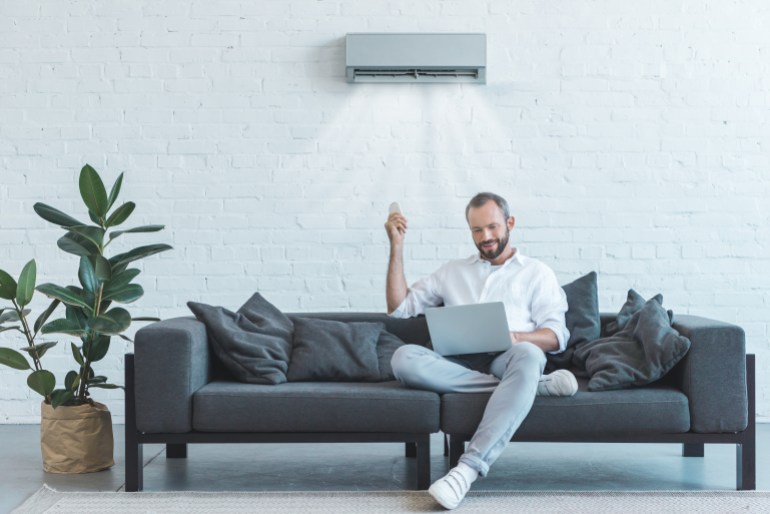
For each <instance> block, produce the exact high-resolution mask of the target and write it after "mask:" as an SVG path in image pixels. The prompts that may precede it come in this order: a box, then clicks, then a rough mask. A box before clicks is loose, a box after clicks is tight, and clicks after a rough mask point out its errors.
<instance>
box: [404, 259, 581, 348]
mask: <svg viewBox="0 0 770 514" xmlns="http://www.w3.org/2000/svg"><path fill="white" fill-rule="evenodd" d="M485 302H503V304H504V305H505V314H506V317H507V318H508V329H509V330H511V331H513V332H532V331H534V330H538V329H541V328H549V329H551V330H552V331H553V332H554V333H555V334H556V338H557V339H558V340H559V350H557V351H554V352H550V353H560V352H563V351H564V350H565V349H566V348H567V340H568V339H569V331H568V330H567V325H566V323H565V320H564V314H565V313H566V312H567V296H566V295H565V294H564V290H563V289H562V288H561V286H559V283H558V282H557V280H556V275H555V274H554V272H553V270H551V268H549V267H548V266H546V265H545V264H543V263H542V262H540V261H539V260H537V259H533V258H531V257H526V256H524V255H521V253H520V252H518V251H516V253H514V255H513V256H512V257H511V258H510V259H508V260H507V261H505V262H504V263H503V264H502V265H500V266H493V265H491V264H490V263H489V261H486V260H484V259H482V258H481V257H480V256H479V254H474V255H471V256H470V257H468V258H466V259H457V260H453V261H449V262H447V263H446V264H444V265H443V266H441V267H440V268H439V269H438V270H437V271H436V272H434V273H433V274H432V275H430V276H428V277H426V278H423V279H421V280H418V281H417V282H415V283H414V284H413V285H412V287H411V288H410V289H409V292H408V293H407V295H406V298H404V301H403V302H401V305H399V306H398V308H397V309H396V310H394V311H393V312H392V313H391V314H390V315H391V316H393V317H396V318H410V317H413V316H418V315H420V314H423V313H424V312H425V309H426V308H427V307H436V306H438V305H441V304H444V305H446V306H451V305H467V304H473V303H485Z"/></svg>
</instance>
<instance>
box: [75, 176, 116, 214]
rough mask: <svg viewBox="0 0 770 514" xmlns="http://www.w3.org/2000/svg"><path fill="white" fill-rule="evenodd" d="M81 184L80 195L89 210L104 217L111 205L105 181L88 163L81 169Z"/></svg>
mask: <svg viewBox="0 0 770 514" xmlns="http://www.w3.org/2000/svg"><path fill="white" fill-rule="evenodd" d="M79 185H80V196H81V197H82V198H83V203H85V204H86V207H88V210H90V211H91V212H93V213H94V214H95V215H96V216H98V217H99V218H104V216H105V215H106V214H107V209H108V207H109V203H108V201H107V191H106V190H105V189H104V182H102V179H101V178H100V177H99V174H98V173H97V172H96V170H95V169H93V168H92V167H91V166H90V165H88V164H86V165H85V166H83V169H81V170H80V181H79Z"/></svg>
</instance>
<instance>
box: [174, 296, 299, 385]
mask: <svg viewBox="0 0 770 514" xmlns="http://www.w3.org/2000/svg"><path fill="white" fill-rule="evenodd" d="M187 306H188V307H189V308H190V310H191V311H192V312H193V314H195V317H196V318H198V320H199V321H201V322H202V323H203V324H205V325H206V330H207V332H208V335H209V342H210V344H211V348H212V349H213V351H214V354H215V355H216V356H217V357H218V358H219V360H220V361H221V362H222V364H223V365H224V367H225V368H226V369H227V370H228V371H229V372H230V373H231V374H232V376H233V378H235V379H237V380H240V381H241V382H248V383H252V384H281V383H283V382H286V372H287V370H288V368H289V356H290V355H291V341H292V331H293V325H292V322H291V320H290V319H289V318H288V317H286V316H285V315H284V314H283V313H281V311H279V310H278V309H277V308H276V307H274V306H273V305H272V304H271V303H270V302H268V301H267V300H265V299H264V298H263V297H262V295H260V294H259V293H256V294H254V295H253V296H252V297H251V298H250V299H249V301H248V302H246V303H245V304H244V305H243V306H242V307H241V308H240V309H238V312H232V311H229V310H227V309H225V308H224V307H213V306H211V305H206V304H203V303H196V302H187Z"/></svg>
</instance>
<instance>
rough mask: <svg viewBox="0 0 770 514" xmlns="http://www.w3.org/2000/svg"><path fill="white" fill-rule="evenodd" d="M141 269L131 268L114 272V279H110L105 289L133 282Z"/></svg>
mask: <svg viewBox="0 0 770 514" xmlns="http://www.w3.org/2000/svg"><path fill="white" fill-rule="evenodd" d="M139 273H141V271H139V270H138V269H136V268H129V269H126V270H123V271H120V272H118V273H114V274H113V275H112V279H111V280H110V283H109V284H107V285H106V286H105V289H109V288H113V289H114V288H117V287H121V286H124V285H126V284H128V283H129V282H131V281H132V280H133V279H134V278H136V276H137V275H139Z"/></svg>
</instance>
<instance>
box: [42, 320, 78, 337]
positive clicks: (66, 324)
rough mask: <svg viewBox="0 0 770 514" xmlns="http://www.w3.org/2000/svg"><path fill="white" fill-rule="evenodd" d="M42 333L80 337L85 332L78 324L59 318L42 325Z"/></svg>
mask: <svg viewBox="0 0 770 514" xmlns="http://www.w3.org/2000/svg"><path fill="white" fill-rule="evenodd" d="M42 332H43V334H68V335H71V336H78V337H81V336H82V335H83V334H85V332H86V331H85V330H84V329H83V327H81V326H80V324H79V323H78V322H76V321H72V320H69V319H64V318H61V319H55V320H53V321H51V322H50V323H46V324H45V325H43V330H42Z"/></svg>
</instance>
